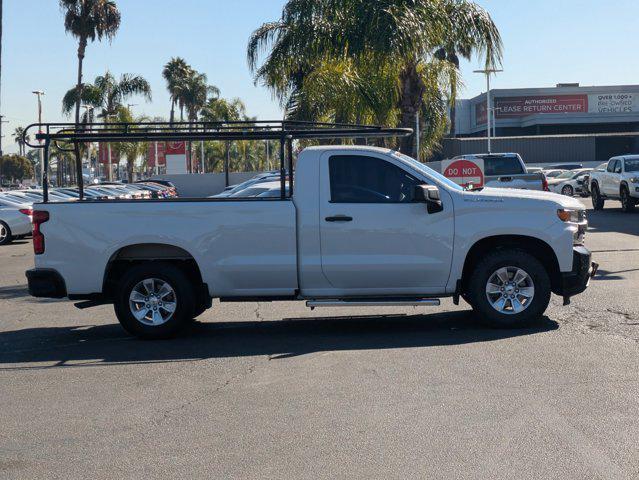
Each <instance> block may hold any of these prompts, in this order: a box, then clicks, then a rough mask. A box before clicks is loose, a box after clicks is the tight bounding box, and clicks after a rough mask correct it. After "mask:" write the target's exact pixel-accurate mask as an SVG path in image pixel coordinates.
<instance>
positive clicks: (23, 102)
mask: <svg viewBox="0 0 639 480" xmlns="http://www.w3.org/2000/svg"><path fill="white" fill-rule="evenodd" d="M117 3H118V6H119V8H120V10H121V12H122V26H121V29H120V31H119V33H118V35H117V37H116V38H115V40H114V41H113V43H112V44H109V43H108V42H103V43H101V44H100V43H94V44H90V45H89V47H88V51H87V58H86V61H85V69H84V71H85V80H86V81H92V80H93V78H94V77H95V76H96V75H98V74H101V73H103V72H104V71H105V70H106V69H109V70H111V72H113V73H114V74H116V75H119V74H120V73H124V72H128V73H136V74H140V75H143V76H144V77H145V78H147V79H148V80H149V81H150V82H151V85H152V88H153V102H152V103H150V104H148V103H145V102H144V101H142V100H141V99H134V100H132V103H136V104H138V105H137V106H135V107H133V110H134V111H135V112H136V113H138V114H140V113H144V114H148V115H163V116H168V111H169V98H168V94H167V93H166V89H165V85H164V81H163V79H162V77H161V70H162V66H163V65H164V64H165V63H166V62H167V60H169V59H170V58H171V57H172V56H182V57H184V58H186V60H187V61H188V62H189V63H191V64H192V65H193V66H194V67H195V68H196V69H198V70H200V71H202V72H205V73H206V74H207V75H208V78H209V82H210V83H212V84H214V85H217V86H218V87H219V88H220V89H221V91H222V95H223V96H225V97H240V98H242V99H243V100H244V102H245V103H246V105H247V110H248V113H249V114H250V115H257V116H258V117H260V118H263V119H265V118H277V117H280V116H281V113H280V109H279V108H278V105H277V103H276V102H274V101H273V99H272V98H271V95H270V93H269V92H268V91H267V90H266V89H264V88H263V87H260V86H257V87H256V86H254V85H253V81H252V78H251V75H250V72H249V70H248V67H247V64H246V43H247V39H248V36H249V35H250V33H251V32H252V31H253V30H254V29H255V28H257V27H258V26H259V25H260V24H261V23H263V22H265V21H269V20H275V19H276V18H278V17H279V15H280V13H281V9H282V5H283V4H284V0H180V1H175V0H173V1H169V0H117ZM478 3H479V4H480V5H482V6H483V7H485V8H486V9H487V10H488V11H489V12H490V14H491V15H492V16H493V18H494V20H495V22H496V23H497V25H498V27H499V28H500V31H501V33H502V36H503V39H504V44H505V55H504V62H503V63H504V65H503V68H504V70H505V71H504V73H502V74H500V75H499V76H498V77H497V78H496V79H495V80H494V83H493V85H494V88H516V87H542V86H552V85H554V84H556V83H558V82H580V83H581V84H582V85H621V84H635V83H639V75H638V74H639V66H638V64H637V61H636V60H633V59H636V51H635V48H636V44H637V41H636V37H637V29H636V19H637V18H638V17H639V2H637V1H636V0H615V1H614V2H610V1H605V0H536V1H523V0H479V1H478ZM76 49H77V43H76V41H75V39H73V38H72V37H70V36H68V35H66V34H65V32H64V27H63V21H62V15H61V13H60V10H59V8H58V2H57V0H4V38H3V52H2V113H3V114H4V115H5V117H6V118H5V119H6V120H9V123H8V124H4V125H3V132H4V133H5V138H4V139H3V145H4V149H5V151H9V152H12V151H15V150H16V147H15V144H14V141H13V138H12V137H11V133H12V132H13V130H14V128H15V127H16V126H18V125H26V124H28V123H31V122H33V121H34V120H35V116H36V102H35V97H34V95H33V94H32V93H31V92H32V91H33V90H45V91H46V97H45V100H44V119H45V121H59V120H64V118H63V117H62V114H61V108H60V101H61V98H62V96H63V95H64V92H65V91H66V90H67V89H69V88H70V87H72V86H73V84H74V82H75V75H76V68H77V67H76V65H77V57H76ZM480 64H481V62H480V61H479V60H477V59H473V60H472V61H471V62H464V64H463V65H462V77H463V80H464V84H465V86H464V88H463V90H462V96H464V97H470V96H474V95H476V94H478V93H481V92H482V91H483V89H484V85H485V80H484V79H483V78H482V77H481V76H479V75H477V74H473V73H472V70H473V69H475V68H477V67H479V66H480Z"/></svg>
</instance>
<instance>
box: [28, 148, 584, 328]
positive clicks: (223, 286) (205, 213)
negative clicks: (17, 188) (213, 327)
mask: <svg viewBox="0 0 639 480" xmlns="http://www.w3.org/2000/svg"><path fill="white" fill-rule="evenodd" d="M33 223H34V248H35V253H36V255H35V269H33V270H30V271H28V272H27V278H28V283H29V290H30V292H31V294H32V295H34V296H36V297H54V298H62V297H68V298H69V299H72V300H84V301H85V302H84V303H85V304H88V305H91V304H96V303H113V304H114V306H115V313H116V315H117V317H118V319H119V321H120V322H121V324H122V326H123V327H124V328H125V329H126V330H127V331H129V332H130V333H132V334H134V335H137V336H140V337H145V338H161V337H168V336H171V335H173V334H175V333H176V332H177V331H178V330H180V329H181V328H182V327H184V326H185V325H186V324H187V323H188V322H189V321H191V320H192V319H193V318H194V317H195V316H197V315H199V314H201V313H202V312H203V311H204V310H205V309H207V308H208V307H210V306H211V304H212V302H211V301H212V299H213V298H219V299H220V300H221V301H238V302H240V301H272V300H306V301H307V305H308V306H310V307H320V306H336V305H339V306H347V305H349V306H352V305H358V306H359V305H367V306H368V305H373V306H374V305H380V306H381V305H437V304H439V300H438V299H439V298H440V297H446V296H450V297H453V298H454V300H455V301H456V302H457V301H458V300H459V298H460V297H462V298H464V299H465V300H466V301H467V302H468V303H469V304H470V305H471V306H472V307H473V309H474V310H475V311H476V312H477V317H478V318H481V319H484V320H486V321H488V322H489V323H491V324H493V325H497V326H502V327H515V326H523V325H527V324H529V323H530V322H532V321H535V320H536V319H539V318H540V317H541V316H542V314H543V313H544V311H545V310H546V307H547V306H548V303H549V300H550V295H551V293H555V294H557V295H561V296H563V297H564V300H565V302H566V303H567V302H568V300H569V298H570V297H571V296H572V295H575V294H578V293H580V292H582V291H584V290H585V289H586V287H587V285H588V282H589V279H590V277H591V275H593V274H594V271H596V264H591V255H590V252H589V251H588V250H587V249H586V248H585V247H584V245H583V240H584V234H585V231H586V227H587V222H586V218H585V214H584V208H583V206H582V204H581V203H579V202H578V201H577V200H575V199H572V198H567V197H564V196H561V195H557V194H553V193H548V192H538V191H526V190H512V189H492V188H485V189H480V190H474V191H465V190H464V189H463V188H461V187H460V186H458V185H456V184H455V183H453V182H451V181H450V180H448V179H446V178H445V177H443V176H442V175H441V174H439V173H437V172H435V171H434V170H432V169H430V168H428V167H426V166H424V165H423V164H421V163H419V162H417V161H415V160H413V159H412V158H409V157H407V156H405V155H403V154H401V153H398V152H396V151H392V150H388V149H382V148H377V147H363V146H362V147H358V146H320V147H310V148H307V149H305V150H304V151H303V152H301V153H300V155H299V156H298V160H297V165H296V170H295V189H294V193H293V194H292V196H291V197H290V198H246V199H242V198H205V199H167V200H112V201H90V200H89V201H79V202H69V203H64V202H58V203H51V204H40V205H37V206H36V211H34V212H33Z"/></svg>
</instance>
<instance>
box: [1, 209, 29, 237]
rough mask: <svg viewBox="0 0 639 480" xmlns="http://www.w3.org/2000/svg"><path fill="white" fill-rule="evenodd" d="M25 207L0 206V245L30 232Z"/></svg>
mask: <svg viewBox="0 0 639 480" xmlns="http://www.w3.org/2000/svg"><path fill="white" fill-rule="evenodd" d="M27 212H29V213H30V212H31V210H28V209H26V208H24V209H19V208H15V207H0V245H8V244H9V243H11V242H12V241H13V240H14V239H15V238H21V237H25V236H27V235H29V234H30V233H31V219H30V217H29V216H28V213H27Z"/></svg>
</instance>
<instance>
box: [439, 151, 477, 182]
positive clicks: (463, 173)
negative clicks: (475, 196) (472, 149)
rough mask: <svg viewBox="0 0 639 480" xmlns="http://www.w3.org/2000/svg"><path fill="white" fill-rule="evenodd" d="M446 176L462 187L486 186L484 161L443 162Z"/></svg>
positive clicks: (443, 171)
mask: <svg viewBox="0 0 639 480" xmlns="http://www.w3.org/2000/svg"><path fill="white" fill-rule="evenodd" d="M442 173H443V174H444V176H445V177H446V178H448V179H450V180H452V181H453V182H455V183H456V184H457V185H461V186H462V187H468V186H469V185H472V186H473V187H475V188H477V187H483V186H484V159H482V158H474V159H472V160H444V161H442Z"/></svg>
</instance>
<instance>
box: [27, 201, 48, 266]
mask: <svg viewBox="0 0 639 480" xmlns="http://www.w3.org/2000/svg"><path fill="white" fill-rule="evenodd" d="M48 221H49V212H45V211H44V210H34V211H33V216H32V218H31V222H32V223H33V251H34V253H35V254H36V255H42V254H43V253H44V235H43V234H42V232H41V231H40V225H42V224H43V223H44V222H48Z"/></svg>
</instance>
